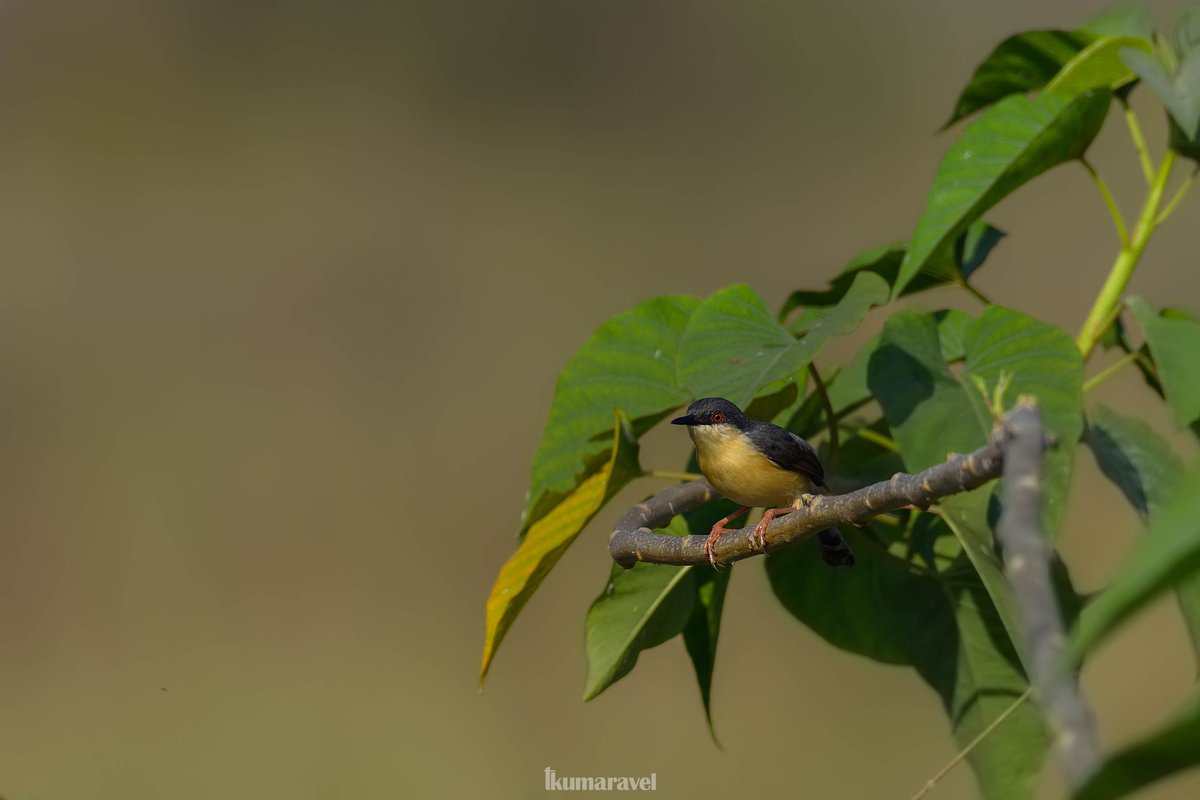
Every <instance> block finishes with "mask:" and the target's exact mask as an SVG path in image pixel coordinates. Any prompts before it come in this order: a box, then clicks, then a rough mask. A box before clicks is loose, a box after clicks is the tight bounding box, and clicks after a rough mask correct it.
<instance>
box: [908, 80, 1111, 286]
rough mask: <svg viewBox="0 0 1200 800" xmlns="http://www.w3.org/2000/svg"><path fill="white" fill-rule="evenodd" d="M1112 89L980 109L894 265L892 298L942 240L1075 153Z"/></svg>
mask: <svg viewBox="0 0 1200 800" xmlns="http://www.w3.org/2000/svg"><path fill="white" fill-rule="evenodd" d="M1111 97H1112V93H1111V92H1109V91H1107V90H1095V91H1090V92H1084V93H1083V94H1080V95H1078V96H1075V97H1063V96H1062V95H1058V94H1042V95H1039V96H1038V97H1035V98H1028V97H1025V96H1024V95H1010V96H1009V97H1006V98H1004V99H1003V100H1001V101H1000V102H998V103H996V104H995V105H994V106H992V107H991V108H989V109H988V110H987V111H985V112H984V113H983V114H982V115H980V117H979V119H977V120H976V121H975V122H973V123H972V124H971V125H970V126H969V127H968V128H967V129H966V131H965V132H964V133H963V135H962V137H961V138H960V139H959V140H958V141H957V142H955V144H954V146H953V147H951V148H950V150H949V151H948V152H947V153H946V156H945V157H944V158H943V159H942V163H941V166H940V167H939V168H938V173H937V177H936V178H935V179H934V183H933V189H932V190H931V191H930V193H929V199H928V200H927V201H926V206H925V211H924V213H922V215H921V217H920V219H919V220H918V221H917V227H916V231H915V232H914V233H913V236H912V240H911V242H910V245H909V249H908V252H907V253H906V254H905V257H904V261H903V262H902V263H901V265H900V271H899V274H898V275H897V276H896V282H895V284H894V285H893V286H892V297H893V298H895V297H899V296H900V295H901V294H902V293H903V291H904V289H905V287H906V286H907V285H908V283H909V281H911V280H912V279H913V278H914V277H916V275H918V274H919V273H920V272H921V270H922V269H924V268H925V265H926V263H927V262H928V261H929V259H930V258H932V257H933V256H934V254H935V253H937V252H938V251H939V250H940V249H941V248H943V247H945V246H946V243H947V242H950V241H953V240H954V239H955V238H956V237H957V236H959V235H960V234H961V233H962V232H963V231H964V230H966V228H967V226H968V225H970V224H971V223H972V222H974V221H975V220H977V219H979V218H980V217H981V216H982V215H983V213H984V212H986V211H987V210H988V209H989V208H991V207H992V206H994V205H995V204H996V203H998V202H1000V201H1001V200H1002V199H1004V198H1005V197H1006V196H1008V195H1009V194H1010V193H1011V192H1013V191H1014V190H1015V189H1017V188H1018V187H1020V186H1022V185H1023V184H1025V183H1026V182H1028V181H1030V180H1032V179H1033V178H1035V177H1037V176H1038V175H1040V174H1042V173H1043V172H1045V171H1046V170H1048V169H1050V168H1051V167H1053V166H1056V165H1058V164H1061V163H1063V162H1064V161H1070V160H1072V159H1076V158H1079V157H1080V156H1082V155H1083V153H1084V152H1085V151H1086V150H1087V148H1088V145H1090V144H1091V142H1092V139H1094V138H1095V136H1096V134H1097V133H1098V132H1099V131H1100V126H1101V125H1102V124H1103V123H1104V116H1105V113H1106V112H1107V111H1108V103H1109V100H1110V99H1111Z"/></svg>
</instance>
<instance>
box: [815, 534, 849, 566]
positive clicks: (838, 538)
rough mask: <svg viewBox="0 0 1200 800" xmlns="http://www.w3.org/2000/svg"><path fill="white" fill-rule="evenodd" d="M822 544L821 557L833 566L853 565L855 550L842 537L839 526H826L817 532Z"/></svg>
mask: <svg viewBox="0 0 1200 800" xmlns="http://www.w3.org/2000/svg"><path fill="white" fill-rule="evenodd" d="M817 544H819V545H820V546H821V558H822V559H824V561H825V563H826V564H828V565H829V566H831V567H853V566H854V551H853V550H851V549H850V545H849V544H847V543H846V540H845V539H844V538H842V534H841V533H839V532H838V529H837V528H826V529H825V530H823V531H821V532H820V533H818V534H817Z"/></svg>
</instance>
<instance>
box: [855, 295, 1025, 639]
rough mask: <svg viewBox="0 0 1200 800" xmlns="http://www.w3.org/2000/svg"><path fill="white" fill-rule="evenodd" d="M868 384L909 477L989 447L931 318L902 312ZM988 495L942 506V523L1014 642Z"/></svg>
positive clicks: (1011, 607)
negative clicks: (949, 458) (958, 544)
mask: <svg viewBox="0 0 1200 800" xmlns="http://www.w3.org/2000/svg"><path fill="white" fill-rule="evenodd" d="M868 381H869V383H870V386H871V391H872V393H873V394H874V395H875V399H876V400H878V401H879V405H880V406H881V407H882V408H883V413H884V416H885V417H886V418H887V422H888V427H889V428H891V431H892V438H893V439H894V440H895V442H896V444H897V445H899V446H900V454H901V456H902V457H903V459H904V466H905V467H906V469H907V470H908V471H909V472H919V471H921V470H924V469H928V468H929V467H932V466H933V465H935V464H940V463H942V462H944V461H945V460H946V457H947V456H948V455H949V454H950V453H969V452H971V451H972V450H975V449H977V448H979V447H982V446H983V445H984V444H985V443H986V442H987V437H988V431H989V430H990V427H991V426H990V425H988V426H987V427H985V426H984V425H982V424H981V422H980V420H979V418H978V417H977V416H976V415H975V414H974V413H970V411H969V409H971V408H972V402H973V401H972V399H971V392H973V391H974V390H973V389H972V390H970V391H969V390H968V389H967V388H966V387H964V386H963V385H962V384H961V383H960V382H959V380H958V378H956V377H955V376H954V374H953V373H951V371H950V368H949V367H948V366H947V365H946V362H945V360H944V359H943V357H942V350H941V343H940V339H939V336H938V328H937V323H936V321H935V320H934V317H933V315H932V314H928V313H924V312H905V313H901V314H896V315H894V316H893V317H892V318H891V319H889V320H888V321H887V323H885V324H884V326H883V332H882V334H881V337H880V344H879V347H878V348H876V350H875V354H874V356H873V357H872V359H871V367H870V374H869V377H868ZM990 494H991V491H990V489H989V488H988V487H982V488H980V489H976V490H975V491H973V492H967V493H965V494H961V495H955V496H953V497H946V498H943V499H942V501H941V506H942V509H943V511H944V519H945V520H946V522H947V523H948V524H949V525H950V528H951V530H953V531H954V533H955V535H956V536H957V537H958V539H959V541H960V542H961V543H962V545H963V548H964V550H966V552H967V555H968V556H969V557H970V559H971V563H972V564H973V565H974V566H975V569H976V570H977V571H978V573H979V575H980V577H981V579H982V580H983V582H984V584H985V585H986V586H987V588H988V591H989V592H990V593H991V594H992V599H993V600H994V602H995V605H996V606H997V608H998V609H999V611H1000V616H1001V618H1002V619H1003V620H1004V623H1005V627H1006V628H1007V629H1008V631H1009V635H1010V637H1011V638H1012V640H1013V641H1020V633H1021V628H1020V623H1019V619H1018V615H1017V611H1016V601H1015V599H1014V598H1013V596H1012V589H1011V587H1009V585H1008V582H1007V581H1006V580H1005V578H1004V572H1003V567H1002V565H1001V564H1000V560H999V558H998V557H997V556H996V554H995V545H994V542H993V539H992V534H991V530H990V529H989V527H988V524H987V512H988V501H989V498H990Z"/></svg>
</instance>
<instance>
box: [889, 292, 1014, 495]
mask: <svg viewBox="0 0 1200 800" xmlns="http://www.w3.org/2000/svg"><path fill="white" fill-rule="evenodd" d="M867 382H868V385H869V386H870V388H871V393H872V394H873V395H874V396H875V399H876V400H878V401H879V405H880V406H881V407H882V408H883V413H884V416H885V417H886V418H887V422H888V427H889V428H891V431H892V438H893V439H895V441H896V444H898V445H899V446H900V452H901V454H902V455H903V457H904V465H905V467H906V468H907V469H908V471H909V472H919V471H921V470H923V469H928V468H929V467H932V466H933V465H934V464H940V463H942V462H944V461H945V460H946V456H947V454H949V453H968V452H970V451H972V450H974V449H976V448H978V447H982V446H983V445H984V444H985V443H986V442H987V434H988V430H989V429H990V426H989V427H988V428H984V427H983V426H982V425H980V423H979V420H978V419H977V417H976V416H975V414H973V413H968V410H969V409H970V408H971V399H970V397H969V395H968V393H967V389H966V388H965V387H964V386H963V385H962V384H961V383H960V382H959V380H958V378H956V377H955V376H954V375H953V374H952V373H951V372H950V369H949V367H948V366H947V365H946V362H945V360H944V358H943V357H942V349H941V340H940V337H939V334H938V325H937V321H936V320H935V319H934V317H933V315H932V314H929V313H927V312H921V311H905V312H901V313H899V314H894V315H893V316H892V317H891V318H890V319H889V320H888V321H887V322H886V323H885V324H884V326H883V332H882V333H881V334H880V340H879V345H878V346H877V347H876V348H875V351H874V353H873V354H872V356H871V361H870V367H869V372H868V376H867Z"/></svg>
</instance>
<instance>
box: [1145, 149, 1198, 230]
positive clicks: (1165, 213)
mask: <svg viewBox="0 0 1200 800" xmlns="http://www.w3.org/2000/svg"><path fill="white" fill-rule="evenodd" d="M1198 172H1200V164H1197V165H1196V168H1195V169H1193V170H1192V171H1191V172H1189V173H1188V175H1187V177H1186V178H1184V179H1183V183H1181V184H1179V188H1178V189H1176V190H1175V194H1174V195H1173V196H1172V197H1171V200H1170V201H1169V202H1168V203H1167V207H1166V208H1164V209H1163V210H1162V213H1161V214H1159V215H1158V219H1156V220H1154V224H1155V225H1161V224H1162V223H1163V222H1165V221H1166V219H1167V217H1169V216H1171V213H1172V212H1174V211H1175V208H1176V207H1177V206H1178V205H1179V204H1180V203H1181V202H1183V198H1184V196H1185V195H1186V194H1187V193H1188V189H1190V188H1192V184H1193V183H1194V182H1195V180H1196V173H1198Z"/></svg>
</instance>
